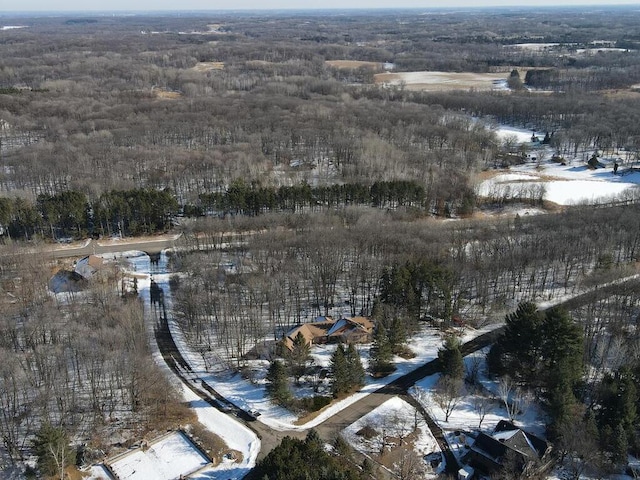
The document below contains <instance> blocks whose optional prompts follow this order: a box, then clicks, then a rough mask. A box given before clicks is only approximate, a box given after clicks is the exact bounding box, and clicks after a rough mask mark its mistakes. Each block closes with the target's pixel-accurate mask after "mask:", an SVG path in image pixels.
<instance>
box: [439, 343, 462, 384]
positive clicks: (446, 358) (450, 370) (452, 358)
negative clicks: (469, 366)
mask: <svg viewBox="0 0 640 480" xmlns="http://www.w3.org/2000/svg"><path fill="white" fill-rule="evenodd" d="M438 359H439V360H440V365H441V368H442V374H443V375H446V376H449V377H451V378H456V379H461V378H462V377H463V376H464V360H463V359H462V352H460V341H459V340H458V339H457V338H456V337H454V336H448V337H447V338H446V339H445V341H444V345H443V346H442V348H441V349H440V350H438Z"/></svg>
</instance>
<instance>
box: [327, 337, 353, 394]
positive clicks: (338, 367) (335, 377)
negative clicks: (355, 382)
mask: <svg viewBox="0 0 640 480" xmlns="http://www.w3.org/2000/svg"><path fill="white" fill-rule="evenodd" d="M329 369H330V371H331V393H333V395H334V396H338V395H339V394H341V393H344V392H347V391H348V390H349V369H348V366H347V359H346V356H345V351H344V347H343V346H342V344H339V345H338V347H337V348H336V351H335V352H333V355H332V356H331V363H330V365H329Z"/></svg>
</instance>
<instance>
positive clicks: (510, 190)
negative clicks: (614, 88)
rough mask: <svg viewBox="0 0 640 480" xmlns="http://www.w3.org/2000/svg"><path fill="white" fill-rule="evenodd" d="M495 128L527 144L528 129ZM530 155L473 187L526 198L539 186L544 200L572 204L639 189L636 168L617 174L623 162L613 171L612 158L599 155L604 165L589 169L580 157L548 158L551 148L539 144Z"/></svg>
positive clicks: (484, 192)
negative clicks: (529, 159) (616, 171)
mask: <svg viewBox="0 0 640 480" xmlns="http://www.w3.org/2000/svg"><path fill="white" fill-rule="evenodd" d="M495 132H496V135H497V136H498V138H500V139H502V140H504V139H506V138H509V137H511V138H513V139H514V140H515V141H516V143H522V144H525V145H531V133H532V132H531V130H523V129H517V128H512V127H499V128H498V129H496V130H495ZM591 153H593V152H591ZM624 153H626V152H624ZM532 155H534V156H536V160H532V161H529V162H527V163H525V164H524V165H516V166H512V167H511V168H509V170H505V171H501V172H498V173H497V174H496V175H495V176H493V177H492V178H490V179H487V180H484V181H483V182H481V183H480V185H478V188H477V192H478V194H479V195H480V196H484V197H496V198H499V197H507V198H508V197H511V198H514V197H518V196H519V197H524V198H528V197H529V196H530V194H529V192H534V191H535V190H536V188H539V187H543V188H544V197H543V198H544V200H547V201H550V202H553V203H556V204H558V205H575V204H579V203H603V202H607V201H611V200H613V199H615V198H620V197H621V196H624V195H631V194H638V193H640V189H639V188H638V185H640V172H633V173H627V174H625V175H621V173H622V171H624V169H625V168H626V167H627V165H626V164H625V163H624V162H619V163H620V169H619V171H618V175H614V174H613V164H614V161H615V159H614V158H599V159H598V160H599V161H600V163H602V164H603V165H604V167H603V168H598V169H596V170H591V169H589V168H588V167H587V165H586V163H585V159H584V158H571V157H565V163H566V165H561V164H560V163H556V162H552V161H551V160H550V159H551V157H552V155H553V150H552V149H551V148H547V147H545V148H541V149H539V150H536V151H535V154H534V153H532ZM585 155H586V154H585ZM583 156H584V155H583Z"/></svg>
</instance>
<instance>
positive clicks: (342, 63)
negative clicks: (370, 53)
mask: <svg viewBox="0 0 640 480" xmlns="http://www.w3.org/2000/svg"><path fill="white" fill-rule="evenodd" d="M324 63H326V64H327V65H329V66H330V67H333V68H360V67H367V68H370V69H372V70H381V69H382V64H381V63H379V62H365V61H361V60H327V61H325V62H324Z"/></svg>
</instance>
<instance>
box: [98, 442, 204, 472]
mask: <svg viewBox="0 0 640 480" xmlns="http://www.w3.org/2000/svg"><path fill="white" fill-rule="evenodd" d="M208 463H209V459H208V458H206V457H205V456H204V455H203V454H202V453H201V452H200V451H199V450H198V449H197V448H196V447H195V446H194V445H193V443H191V441H190V440H189V439H188V438H187V437H186V436H185V435H184V434H183V433H181V432H174V433H172V434H169V435H167V436H166V437H164V438H162V439H160V440H159V441H157V442H154V443H152V444H151V445H149V448H146V449H142V448H139V449H137V450H134V451H131V452H127V453H125V454H123V455H122V456H121V457H119V458H117V459H115V460H114V461H112V462H111V463H110V465H111V469H112V470H113V472H114V473H115V474H116V475H117V478H123V479H124V478H126V479H128V480H173V479H174V478H177V477H180V476H187V475H190V474H191V473H193V472H196V471H197V470H200V469H201V468H203V467H205V466H206V465H207V464H208Z"/></svg>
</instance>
